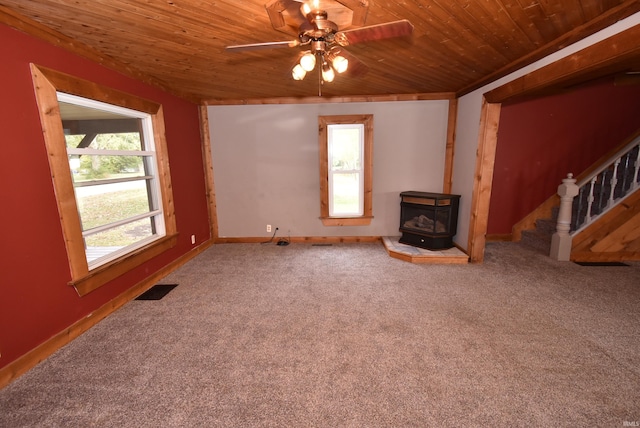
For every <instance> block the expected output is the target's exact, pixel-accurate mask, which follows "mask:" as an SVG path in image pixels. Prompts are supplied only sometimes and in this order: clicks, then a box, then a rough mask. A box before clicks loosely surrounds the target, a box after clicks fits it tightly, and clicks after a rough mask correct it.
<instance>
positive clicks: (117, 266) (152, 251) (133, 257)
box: [69, 234, 178, 296]
mask: <svg viewBox="0 0 640 428" xmlns="http://www.w3.org/2000/svg"><path fill="white" fill-rule="evenodd" d="M177 243H178V234H174V235H170V236H165V237H163V238H160V239H158V240H157V241H155V242H153V243H151V244H149V245H147V246H145V247H142V248H140V249H138V250H136V251H134V252H132V253H130V254H127V255H126V256H123V257H121V258H119V259H116V260H114V261H112V262H110V263H107V264H105V265H102V266H100V267H97V268H95V269H93V270H92V271H91V272H89V274H88V275H87V276H84V277H82V278H77V279H75V280H73V281H71V282H70V283H69V285H71V286H73V287H74V288H75V289H76V291H77V292H78V295H79V296H84V295H86V294H89V293H90V292H92V291H93V290H95V289H97V288H100V287H101V286H103V285H104V284H106V283H107V282H109V281H111V280H113V279H115V278H117V277H119V276H120V275H122V274H124V273H126V272H128V271H130V270H131V269H134V268H136V267H137V266H140V265H141V264H143V263H145V262H147V261H149V260H151V259H152V258H154V257H156V256H157V255H159V254H161V253H163V252H165V251H167V250H168V249H170V248H173V247H175V246H176V244H177Z"/></svg>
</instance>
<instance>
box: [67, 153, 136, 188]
mask: <svg viewBox="0 0 640 428" xmlns="http://www.w3.org/2000/svg"><path fill="white" fill-rule="evenodd" d="M143 158H144V157H143V156H126V155H124V156H102V155H69V166H70V167H71V174H72V178H73V182H74V183H76V184H77V183H83V182H87V181H95V180H113V179H128V178H135V177H143V176H144V175H145V171H144V168H143Z"/></svg>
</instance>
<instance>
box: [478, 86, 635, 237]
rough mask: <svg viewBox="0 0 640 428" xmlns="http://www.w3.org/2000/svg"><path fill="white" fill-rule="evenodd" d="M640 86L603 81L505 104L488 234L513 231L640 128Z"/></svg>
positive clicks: (502, 111) (501, 117)
mask: <svg viewBox="0 0 640 428" xmlns="http://www.w3.org/2000/svg"><path fill="white" fill-rule="evenodd" d="M639 111H640V85H635V86H614V85H613V83H612V82H611V81H608V80H607V81H605V80H603V81H599V82H596V83H593V84H591V85H589V86H585V87H581V88H579V89H575V90H573V91H572V92H568V93H565V94H561V95H554V96H549V97H544V98H539V99H535V100H530V101H524V102H519V103H514V104H503V106H502V110H501V114H500V128H499V129H498V145H497V149H496V162H495V168H494V174H493V188H492V193H491V202H490V208H489V223H488V228H487V232H488V233H490V234H507V233H511V228H512V227H513V225H514V224H516V223H517V222H518V221H520V220H521V219H523V218H524V217H525V216H526V215H527V214H529V213H530V212H531V211H533V210H534V209H535V208H537V207H538V206H539V205H540V204H541V203H542V202H544V201H545V200H547V199H548V198H549V197H550V196H551V195H553V194H554V193H556V191H557V188H558V185H559V184H560V183H561V181H562V179H563V178H565V177H566V176H567V173H569V172H570V173H573V175H578V174H580V173H581V172H582V171H584V170H585V169H586V168H587V167H588V166H590V165H591V164H592V163H593V162H595V161H597V160H598V159H599V158H600V157H601V156H602V155H604V154H605V153H607V152H608V151H609V150H610V149H612V148H614V147H615V146H617V145H618V144H619V143H620V142H622V141H623V140H624V139H625V138H626V137H628V136H629V135H631V134H632V133H633V132H635V131H636V130H637V129H638V128H640V115H639V114H638V112H639Z"/></svg>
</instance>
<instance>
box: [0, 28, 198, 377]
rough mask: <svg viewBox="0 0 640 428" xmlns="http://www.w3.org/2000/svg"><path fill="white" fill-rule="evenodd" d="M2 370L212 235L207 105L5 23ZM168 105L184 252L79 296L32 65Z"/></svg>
mask: <svg viewBox="0 0 640 428" xmlns="http://www.w3.org/2000/svg"><path fill="white" fill-rule="evenodd" d="M0 40H2V43H0V85H1V89H0V93H1V94H2V95H1V96H0V141H1V146H2V156H0V206H1V208H0V225H2V233H1V234H0V243H1V246H0V353H1V357H0V367H4V366H6V365H7V364H9V363H10V362H12V361H14V360H15V359H17V358H18V357H20V356H21V355H23V354H25V353H26V352H28V351H29V350H31V349H33V348H34V347H36V346H37V345H39V344H40V343H42V342H44V341H46V340H47V339H49V338H50V337H52V336H53V335H55V334H56V333H58V332H60V331H62V330H64V329H65V328H67V327H69V326H70V325H71V324H73V323H74V322H76V321H78V320H80V319H82V318H83V317H85V316H86V315H88V314H89V313H91V312H93V311H94V310H95V309H97V308H99V307H100V306H102V305H103V304H105V303H106V302H108V301H110V300H111V299H113V298H115V297H116V296H118V295H119V294H121V293H123V292H124V291H125V290H127V289H128V288H130V287H132V286H133V285H135V284H136V283H137V282H139V281H141V280H142V279H144V278H146V277H148V276H149V275H150V274H152V273H154V272H156V271H158V270H159V269H161V268H162V267H163V266H166V265H167V264H169V263H170V262H171V261H173V260H175V259H177V258H178V257H180V256H181V255H183V254H185V253H187V252H188V251H189V250H191V249H192V248H193V245H191V235H192V234H195V235H196V239H197V242H196V244H200V243H202V242H203V241H205V240H207V239H208V238H209V220H208V213H207V203H206V197H205V178H204V169H203V166H202V165H203V163H202V151H201V140H200V124H199V117H198V106H197V105H195V104H193V103H190V102H187V101H184V100H182V99H180V98H177V97H175V96H172V95H170V94H168V93H166V92H163V91H161V90H159V89H156V88H155V87H152V86H149V85H146V84H143V83H141V82H140V81H137V80H134V79H131V78H128V77H126V76H124V75H122V74H120V73H117V72H115V71H112V70H109V69H106V68H104V67H102V66H100V65H98V64H96V63H93V62H91V61H88V60H85V59H83V58H81V57H78V56H76V55H73V54H71V53H69V52H67V51H65V50H63V49H60V48H57V47H55V46H52V45H49V44H47V43H45V42H42V41H40V40H38V39H35V38H33V37H31V36H28V35H26V34H24V33H21V32H19V31H16V30H14V29H12V28H9V27H7V26H5V25H2V24H0ZM31 62H33V63H35V64H37V65H42V66H46V67H49V68H52V69H55V70H58V71H62V72H65V73H68V74H71V75H74V76H78V77H80V78H83V79H86V80H90V81H93V82H96V83H99V84H102V85H106V86H109V87H111V88H114V89H118V90H121V91H125V92H128V93H130V94H133V95H136V96H140V97H143V98H146V99H150V100H153V101H155V102H158V103H161V104H162V105H163V108H164V117H165V125H166V138H167V145H168V150H169V159H170V168H171V179H172V185H173V194H174V198H175V211H176V220H177V227H178V232H179V233H180V235H179V238H178V245H177V246H176V247H175V248H173V249H171V250H170V251H167V252H166V253H164V254H162V255H160V256H158V257H156V258H155V259H153V260H151V261H149V262H148V263H146V264H144V265H143V266H141V267H139V268H138V269H136V270H134V271H131V272H129V273H127V274H125V275H123V276H122V277H120V278H117V279H116V280H114V281H112V282H111V283H109V284H107V285H104V286H103V287H101V288H99V289H98V290H96V291H94V292H91V293H89V294H88V295H87V296H85V297H78V295H77V294H76V292H75V290H74V289H73V288H71V287H70V286H69V285H67V283H68V281H69V280H70V279H71V275H70V272H69V266H68V263H67V258H66V251H65V246H64V241H63V238H62V230H61V227H60V221H59V218H58V211H57V205H56V200H55V195H54V193H53V184H52V181H51V175H50V170H49V163H48V160H47V153H46V151H45V145H44V140H43V137H42V130H41V126H40V120H39V115H38V111H37V106H36V100H35V96H34V91H33V86H32V82H31V73H30V69H29V63H31Z"/></svg>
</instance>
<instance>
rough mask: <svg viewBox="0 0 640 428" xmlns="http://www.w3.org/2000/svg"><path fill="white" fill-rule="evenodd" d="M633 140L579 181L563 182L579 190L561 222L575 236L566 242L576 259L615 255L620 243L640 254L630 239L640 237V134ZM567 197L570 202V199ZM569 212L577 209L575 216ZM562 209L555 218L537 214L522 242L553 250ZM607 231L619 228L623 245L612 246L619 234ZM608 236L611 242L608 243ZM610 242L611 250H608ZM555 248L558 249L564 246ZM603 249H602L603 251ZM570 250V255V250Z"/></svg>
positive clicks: (555, 212) (631, 252)
mask: <svg viewBox="0 0 640 428" xmlns="http://www.w3.org/2000/svg"><path fill="white" fill-rule="evenodd" d="M629 140H630V141H629ZM629 140H628V143H627V144H625V145H624V147H623V148H622V149H620V150H618V151H617V152H616V153H615V154H613V155H612V156H609V157H607V158H606V159H605V160H604V161H603V162H601V163H599V165H596V166H595V167H592V168H590V169H589V170H587V171H585V173H583V174H581V175H580V177H579V179H578V182H577V183H576V180H564V181H563V183H566V184H568V185H569V186H572V187H573V189H575V193H572V194H571V196H573V195H577V196H576V197H575V198H573V200H572V199H571V196H569V199H568V200H566V201H565V202H563V205H562V206H563V207H566V208H563V209H564V210H565V211H564V213H565V214H563V216H564V217H565V218H564V219H562V220H561V221H563V222H564V223H563V224H565V225H566V226H563V227H564V228H565V229H564V230H565V231H564V232H562V233H561V235H562V234H564V236H565V237H566V239H569V241H568V242H569V244H568V245H569V247H566V251H569V249H571V258H572V259H575V258H576V256H577V257H587V258H592V257H593V258H598V257H604V258H610V257H614V251H613V250H612V248H613V247H617V248H618V250H619V251H618V253H619V254H620V255H621V256H624V257H632V258H634V259H635V258H636V257H640V252H639V251H638V249H639V248H640V245H639V244H636V243H634V242H630V241H637V239H636V235H637V233H636V232H635V231H634V230H635V229H637V228H638V227H640V214H638V211H640V202H639V201H640V197H638V196H637V195H634V194H637V193H640V174H639V170H640V133H637V134H636V135H634V136H633V137H632V138H630V139H629ZM569 177H571V176H570V175H569ZM563 185H564V184H563ZM561 187H562V186H561ZM578 189H579V191H578ZM565 190H566V188H565ZM630 196H631V197H630ZM562 200H563V201H564V198H562ZM623 202H624V203H623ZM569 211H571V218H570V219H569V217H568V215H569ZM547 212H548V211H547ZM559 212H560V209H559V207H558V206H555V207H553V208H552V210H551V217H550V218H539V219H536V221H535V227H534V228H533V229H531V230H523V231H522V232H521V239H520V242H521V244H522V245H525V246H527V247H530V248H534V249H536V250H538V251H540V252H542V253H544V254H550V252H551V253H553V252H554V251H553V250H552V249H551V246H552V236H553V235H554V233H556V230H558V232H560V229H558V227H557V225H558V213H559ZM598 220H600V222H599V223H602V224H601V225H600V224H598V223H597V221H598ZM569 221H570V226H569ZM617 223H619V224H618V225H614V224H617ZM583 231H586V232H587V233H583V234H582V236H580V237H579V238H578V239H576V237H577V236H578V235H579V234H580V233H581V232H583ZM603 231H608V232H610V233H617V235H618V236H619V237H620V240H621V242H620V245H618V244H615V245H612V244H611V241H612V239H613V238H606V239H605V236H604V235H603ZM567 233H568V234H567ZM569 235H570V236H572V237H574V239H573V244H574V245H573V246H571V238H570V237H569ZM562 239H565V238H562ZM605 240H608V241H609V242H607V243H606V244H604V243H603V241H605ZM599 242H600V243H599ZM605 247H606V248H607V250H606V251H603V248H605ZM554 248H555V249H556V250H557V249H558V247H554ZM620 249H622V250H620ZM598 252H599V253H601V254H599V255H598V254H597V253H598ZM577 253H580V255H577ZM556 254H557V251H556ZM565 254H567V255H568V253H565ZM552 257H553V255H552Z"/></svg>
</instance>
